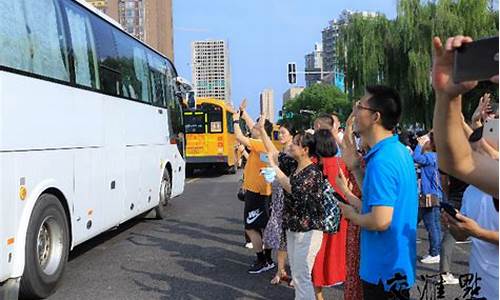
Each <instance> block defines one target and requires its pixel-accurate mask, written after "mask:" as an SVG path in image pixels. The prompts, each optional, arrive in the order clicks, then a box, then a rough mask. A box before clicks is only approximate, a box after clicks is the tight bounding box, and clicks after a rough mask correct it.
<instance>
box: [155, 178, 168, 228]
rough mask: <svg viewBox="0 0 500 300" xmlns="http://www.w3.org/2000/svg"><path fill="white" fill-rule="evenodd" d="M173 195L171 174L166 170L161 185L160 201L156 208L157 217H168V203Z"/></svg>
mask: <svg viewBox="0 0 500 300" xmlns="http://www.w3.org/2000/svg"><path fill="white" fill-rule="evenodd" d="M171 195H172V182H171V180H170V174H169V173H168V172H165V175H164V177H163V180H162V181H161V185H160V203H158V206H157V207H156V208H155V212H156V218H157V219H165V218H166V217H167V205H168V201H169V200H170V197H171Z"/></svg>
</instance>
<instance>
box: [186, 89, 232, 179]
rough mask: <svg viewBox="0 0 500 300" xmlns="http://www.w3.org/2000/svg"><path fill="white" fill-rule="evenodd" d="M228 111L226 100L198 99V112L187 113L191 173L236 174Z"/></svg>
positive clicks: (187, 145)
mask: <svg viewBox="0 0 500 300" xmlns="http://www.w3.org/2000/svg"><path fill="white" fill-rule="evenodd" d="M227 108H228V107H227V105H226V102H225V101H223V100H217V99H213V98H197V99H196V109H195V110H193V111H185V112H184V133H185V139H186V163H187V167H186V170H187V172H188V173H191V172H192V171H193V170H194V169H201V168H209V167H215V168H217V169H218V170H220V171H223V172H229V173H235V172H236V164H235V163H236V157H235V148H234V147H235V143H236V137H235V134H234V124H233V115H232V113H231V112H229V111H228V110H227Z"/></svg>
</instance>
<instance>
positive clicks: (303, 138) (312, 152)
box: [293, 131, 316, 157]
mask: <svg viewBox="0 0 500 300" xmlns="http://www.w3.org/2000/svg"><path fill="white" fill-rule="evenodd" d="M293 138H294V139H295V138H297V139H298V142H299V143H300V146H301V147H302V148H305V147H307V148H308V153H307V154H308V156H309V157H314V156H316V139H315V138H314V136H313V135H312V134H310V133H308V132H303V131H301V132H299V133H297V134H296V135H295V136H294V137H293Z"/></svg>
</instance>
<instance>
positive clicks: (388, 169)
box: [341, 86, 418, 300]
mask: <svg viewBox="0 0 500 300" xmlns="http://www.w3.org/2000/svg"><path fill="white" fill-rule="evenodd" d="M401 111H402V108H401V100H400V98H399V96H398V94H397V92H396V91H394V90H393V89H391V88H388V87H384V86H372V87H367V88H366V94H365V96H364V97H363V98H361V100H360V101H359V102H358V103H357V104H356V107H355V109H354V116H355V127H356V131H357V132H358V133H359V134H360V136H361V139H362V140H363V142H364V143H365V144H366V145H368V146H369V147H370V150H369V151H368V153H367V154H366V156H365V157H364V160H365V164H366V167H365V169H364V170H362V169H361V164H360V162H359V161H360V159H359V156H356V154H355V153H354V152H355V151H356V149H344V152H345V153H344V155H343V157H345V158H344V159H345V160H346V164H347V165H348V167H349V168H350V170H351V171H352V172H353V173H354V174H355V177H356V178H357V180H358V181H361V182H358V184H359V185H360V186H362V205H361V211H360V212H358V211H357V210H356V209H355V208H354V207H352V206H349V205H344V204H341V208H342V213H343V215H344V216H345V217H346V218H347V219H349V220H351V222H353V223H354V224H356V225H359V226H360V227H361V242H360V252H361V261H360V277H361V280H362V281H363V294H364V299H365V300H366V299H409V297H410V288H411V287H412V286H413V285H414V283H415V274H416V268H415V261H416V235H417V212H418V202H417V201H418V200H417V199H418V191H417V178H416V174H415V168H414V164H413V159H412V157H411V156H410V153H409V152H408V150H407V149H406V148H405V146H403V145H402V144H401V143H400V142H399V140H398V137H397V136H396V135H393V133H392V132H393V129H394V128H395V126H396V125H397V124H398V122H399V119H400V117H401ZM356 157H358V158H356ZM363 173H364V174H363Z"/></svg>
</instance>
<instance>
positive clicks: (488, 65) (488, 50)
mask: <svg viewBox="0 0 500 300" xmlns="http://www.w3.org/2000/svg"><path fill="white" fill-rule="evenodd" d="M495 75H498V36H496V37H490V38H485V39H481V40H476V41H474V42H472V43H467V44H464V45H463V46H462V47H460V48H458V49H456V50H455V61H454V64H453V81H454V82H455V83H460V82H463V81H475V80H478V81H481V80H488V79H490V78H491V77H493V76H495Z"/></svg>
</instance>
